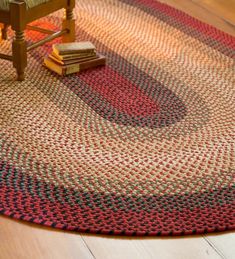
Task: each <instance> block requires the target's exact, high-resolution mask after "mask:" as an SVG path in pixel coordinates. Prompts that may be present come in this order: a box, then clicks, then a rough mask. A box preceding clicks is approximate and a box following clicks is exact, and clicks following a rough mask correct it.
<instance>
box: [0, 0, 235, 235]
mask: <svg viewBox="0 0 235 259" xmlns="http://www.w3.org/2000/svg"><path fill="white" fill-rule="evenodd" d="M76 8H77V9H76V18H77V40H90V41H92V42H93V43H94V44H95V45H96V47H97V49H98V50H99V51H100V52H101V53H102V54H104V55H106V57H107V61H108V62H107V65H106V66H105V67H100V68H96V69H93V70H89V71H85V72H82V73H80V74H74V75H71V76H68V77H60V76H58V75H56V74H54V73H52V72H50V71H49V70H47V69H46V68H45V67H43V66H42V57H43V56H45V55H46V54H47V53H49V52H50V51H51V43H50V44H47V45H45V46H43V47H41V48H38V49H36V50H33V51H32V52H30V54H29V60H28V64H29V66H28V69H27V78H26V80H25V81H24V82H16V81H14V80H13V79H14V76H15V71H14V70H13V69H12V64H11V63H10V62H7V61H3V60H1V61H0V65H1V67H2V68H3V69H1V70H0V80H1V81H0V92H1V95H0V111H1V113H0V136H1V142H0V154H1V156H0V213H2V214H4V215H8V216H11V217H14V218H17V219H23V220H26V221H31V222H35V223H39V224H43V225H47V226H52V227H56V228H61V229H68V230H76V231H81V232H92V233H104V234H122V235H180V234H193V233H204V232H213V231H224V230H229V229H235V188H234V182H235V181H234V180H235V138H234V136H235V117H234V114H235V93H234V78H235V70H234V59H233V58H234V53H235V51H234V50H235V39H234V38H233V37H232V36H229V35H227V34H226V33H223V32H221V31H219V30H217V29H215V28H213V27H211V26H209V25H206V24H204V23H201V22H199V21H198V20H196V19H194V18H191V17H189V16H188V15H186V14H184V13H182V12H180V11H177V10H175V9H173V8H171V7H169V6H167V5H164V4H161V3H159V2H156V1H154V0H120V1H118V0H79V1H77V7H76ZM37 24H38V25H41V26H42V25H43V26H44V27H46V28H54V27H59V26H60V24H61V13H56V14H55V15H53V16H50V17H47V18H45V19H43V20H40V21H38V22H37ZM50 24H51V25H50ZM41 37H42V35H41V34H40V33H38V32H30V31H29V32H28V33H27V39H28V41H34V40H36V39H37V40H38V39H40V38H41ZM0 48H1V51H6V50H7V49H8V48H9V45H8V43H4V44H3V45H1V47H0Z"/></svg>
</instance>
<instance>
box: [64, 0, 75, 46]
mask: <svg viewBox="0 0 235 259" xmlns="http://www.w3.org/2000/svg"><path fill="white" fill-rule="evenodd" d="M74 5H75V1H70V6H69V7H67V8H66V9H65V17H64V19H63V21H62V29H68V33H66V34H64V35H63V37H62V41H63V42H73V41H75V19H74V17H73V9H74Z"/></svg>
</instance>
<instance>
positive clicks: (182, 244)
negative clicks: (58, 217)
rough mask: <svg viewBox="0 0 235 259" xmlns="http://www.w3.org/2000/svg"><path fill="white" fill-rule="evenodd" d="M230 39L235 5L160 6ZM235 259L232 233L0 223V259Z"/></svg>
mask: <svg viewBox="0 0 235 259" xmlns="http://www.w3.org/2000/svg"><path fill="white" fill-rule="evenodd" d="M161 1H162V2H165V3H168V4H170V5H172V6H174V7H176V8H178V9H181V10H183V11H185V12H186V13H188V14H190V15H191V16H194V17H196V18H198V19H200V20H202V21H204V22H207V23H209V24H212V25H214V26H215V27H217V28H219V29H220V30H223V31H225V32H227V33H230V34H232V35H234V36H235V27H234V26H235V0H161ZM86 258H97V259H106V258H107V259H114V258H116V259H125V258H126V259H149V258H153V259H155V258H156V259H196V258H197V259H204V258H208V259H209V258H211V259H217V258H218V259H221V258H222V259H225V258H227V259H235V232H230V233H224V234H213V235H212V234H211V235H199V236H191V237H177V238H159V237H156V238H120V237H109V236H98V235H84V234H82V235H80V234H78V233H73V232H64V231H60V230H55V229H52V228H47V227H41V226H38V225H36V224H30V223H25V222H21V221H16V220H12V219H9V218H7V217H4V216H1V217H0V259H86Z"/></svg>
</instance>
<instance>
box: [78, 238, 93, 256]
mask: <svg viewBox="0 0 235 259" xmlns="http://www.w3.org/2000/svg"><path fill="white" fill-rule="evenodd" d="M80 236H81V238H82V241H83V242H84V244H85V246H86V247H87V249H88V250H89V252H90V253H91V255H92V257H93V258H94V259H96V257H95V255H94V254H93V252H92V250H91V249H90V247H89V246H88V244H87V243H86V241H85V240H84V238H83V236H82V235H80Z"/></svg>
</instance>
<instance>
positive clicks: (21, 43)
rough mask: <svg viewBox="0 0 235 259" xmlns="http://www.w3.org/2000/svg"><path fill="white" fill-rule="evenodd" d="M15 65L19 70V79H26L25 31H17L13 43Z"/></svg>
mask: <svg viewBox="0 0 235 259" xmlns="http://www.w3.org/2000/svg"><path fill="white" fill-rule="evenodd" d="M12 54H13V66H14V68H16V71H17V80H18V81H23V80H24V70H25V68H26V66H27V47H26V42H25V39H24V32H23V31H16V32H15V39H14V41H13V43H12Z"/></svg>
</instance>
